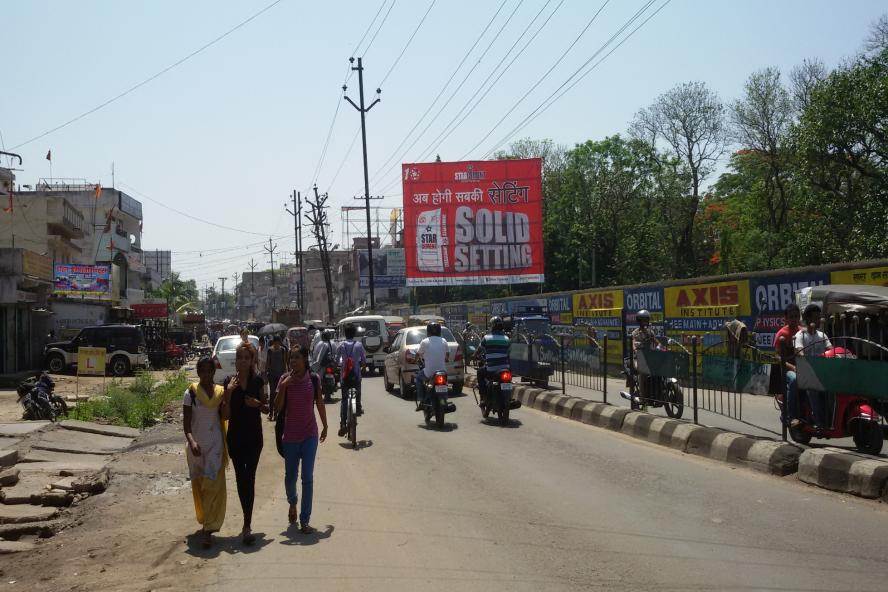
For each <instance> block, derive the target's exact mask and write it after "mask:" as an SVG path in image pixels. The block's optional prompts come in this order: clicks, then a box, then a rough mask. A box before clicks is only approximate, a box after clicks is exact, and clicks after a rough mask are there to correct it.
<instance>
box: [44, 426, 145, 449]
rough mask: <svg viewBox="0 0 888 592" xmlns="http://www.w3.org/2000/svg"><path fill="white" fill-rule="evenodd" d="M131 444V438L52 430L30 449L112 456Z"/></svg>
mask: <svg viewBox="0 0 888 592" xmlns="http://www.w3.org/2000/svg"><path fill="white" fill-rule="evenodd" d="M132 443H133V439H132V438H120V437H117V436H105V435H102V434H96V433H87V432H78V431H72V430H53V431H51V432H46V433H45V434H41V436H40V439H39V440H38V441H37V442H36V443H35V444H33V445H32V449H34V450H51V451H55V452H70V453H74V454H113V453H115V452H121V451H123V450H126V449H127V448H129V447H130V445H131V444H132Z"/></svg>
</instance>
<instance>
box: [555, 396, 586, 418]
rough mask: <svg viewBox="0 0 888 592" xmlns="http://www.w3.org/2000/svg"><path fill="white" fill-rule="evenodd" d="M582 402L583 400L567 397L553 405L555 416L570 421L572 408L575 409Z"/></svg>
mask: <svg viewBox="0 0 888 592" xmlns="http://www.w3.org/2000/svg"><path fill="white" fill-rule="evenodd" d="M582 401H583V399H579V398H577V397H567V398H566V399H564V400H561V401H558V402H557V403H556V404H555V415H558V416H559V417H565V418H567V419H570V418H571V416H572V415H573V409H574V407H576V406H577V405H578V404H579V403H581V402H582Z"/></svg>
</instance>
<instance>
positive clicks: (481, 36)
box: [372, 0, 508, 181]
mask: <svg viewBox="0 0 888 592" xmlns="http://www.w3.org/2000/svg"><path fill="white" fill-rule="evenodd" d="M507 1H508V0H503V2H502V3H501V4H500V5H499V8H497V10H496V12H495V13H494V14H493V16H492V17H490V20H489V21H488V22H487V25H485V27H484V29H483V30H482V31H481V34H480V35H478V38H477V39H475V42H474V43H472V46H471V47H469V49H468V51H466V53H465V55H463V57H462V59H461V60H460V62H459V65H457V66H456V69H455V70H454V71H453V74H451V75H450V78H448V79H447V82H445V83H444V86H442V87H441V90H440V91H438V92H437V93H435V99H434V100H433V101H432V102H431V104H430V105H429V106H428V108H427V109H426V110H425V113H423V114H422V116H421V117H420V118H419V119H418V120H417V122H416V123H415V124H414V125H413V127H412V128H410V131H408V132H407V135H406V136H404V139H403V140H401V143H400V144H398V146H397V148H395V150H394V151H393V152H392V154H391V155H390V156H389V157H388V158H387V159H385V162H384V163H383V165H382V166H381V167H379V169H377V171H376V172H375V173H373V177H372V180H374V181H375V180H376V179H377V178H378V177H379V173H380V172H381V171H383V170H385V169H386V167H387V166H388V165H389V163H391V162H392V159H393V158H395V156H397V155H398V151H399V150H401V148H403V147H404V144H405V143H406V142H407V140H409V139H410V136H411V135H412V134H413V132H414V131H416V128H418V127H419V126H420V124H422V122H423V120H425V118H426V115H428V114H429V113H430V112H431V110H432V109H433V108H434V107H435V105H436V104H437V103H438V99H440V98H441V96H442V95H443V94H444V91H445V90H446V89H447V87H448V86H449V85H450V83H451V82H452V81H453V79H454V78H455V77H456V75H457V73H458V72H459V71H460V69H462V67H463V64H465V62H466V60H467V59H469V55H471V53H472V52H473V51H475V48H476V47H477V46H478V44H479V43H480V42H481V39H483V38H484V35H485V34H486V33H487V30H488V29H489V28H490V26H491V25H492V24H493V22H494V21H495V20H496V17H497V16H499V13H500V12H502V10H503V7H504V6H505V5H506V2H507Z"/></svg>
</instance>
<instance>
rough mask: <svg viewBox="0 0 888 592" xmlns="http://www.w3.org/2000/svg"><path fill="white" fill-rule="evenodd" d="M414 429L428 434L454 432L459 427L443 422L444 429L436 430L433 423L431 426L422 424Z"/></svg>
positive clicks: (436, 427)
mask: <svg viewBox="0 0 888 592" xmlns="http://www.w3.org/2000/svg"><path fill="white" fill-rule="evenodd" d="M416 427H419V428H422V429H424V430H427V431H429V432H452V431H454V430H458V429H459V426H458V425H457V424H455V423H449V422H444V427H442V428H440V429H439V428H438V426H436V425H435V424H434V423H433V424H432V425H428V426H427V425H426V424H424V423H419V424H416Z"/></svg>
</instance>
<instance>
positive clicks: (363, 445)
mask: <svg viewBox="0 0 888 592" xmlns="http://www.w3.org/2000/svg"><path fill="white" fill-rule="evenodd" d="M339 445H340V446H342V447H343V448H348V449H349V450H363V449H365V448H370V447H371V446H373V440H358V445H357V446H354V447H353V446H352V443H351V442H340V443H339Z"/></svg>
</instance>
